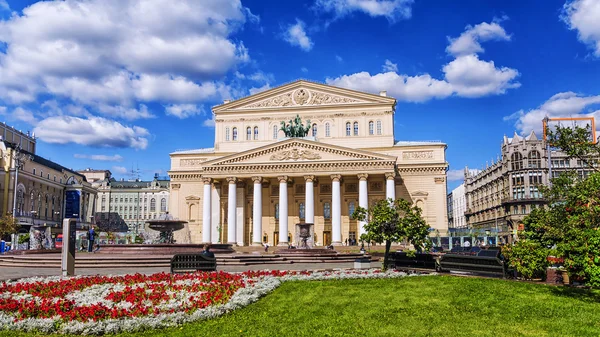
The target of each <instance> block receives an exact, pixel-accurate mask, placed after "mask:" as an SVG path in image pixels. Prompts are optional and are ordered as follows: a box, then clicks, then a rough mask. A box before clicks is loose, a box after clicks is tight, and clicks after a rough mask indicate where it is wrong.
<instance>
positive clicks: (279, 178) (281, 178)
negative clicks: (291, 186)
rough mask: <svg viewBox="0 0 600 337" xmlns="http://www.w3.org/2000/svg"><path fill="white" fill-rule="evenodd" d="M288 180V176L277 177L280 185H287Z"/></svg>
mask: <svg viewBox="0 0 600 337" xmlns="http://www.w3.org/2000/svg"><path fill="white" fill-rule="evenodd" d="M288 179H289V177H288V176H278V177H277V181H279V182H280V183H287V182H288Z"/></svg>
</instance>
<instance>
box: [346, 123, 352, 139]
mask: <svg viewBox="0 0 600 337" xmlns="http://www.w3.org/2000/svg"><path fill="white" fill-rule="evenodd" d="M351 127H352V125H351V124H350V122H347V123H346V136H350V132H351V131H352V130H351Z"/></svg>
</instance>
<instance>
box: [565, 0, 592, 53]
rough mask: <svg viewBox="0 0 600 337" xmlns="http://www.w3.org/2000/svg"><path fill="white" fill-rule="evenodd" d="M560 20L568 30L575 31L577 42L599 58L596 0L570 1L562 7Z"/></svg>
mask: <svg viewBox="0 0 600 337" xmlns="http://www.w3.org/2000/svg"><path fill="white" fill-rule="evenodd" d="M561 19H562V20H563V21H564V22H565V23H566V24H567V26H568V27H569V29H571V30H576V31H577V38H578V39H579V41H581V42H583V43H585V44H587V45H589V46H590V48H592V49H593V50H594V55H595V56H597V57H600V2H599V1H597V0H572V1H568V2H567V3H566V4H565V5H564V7H563V12H562V15H561Z"/></svg>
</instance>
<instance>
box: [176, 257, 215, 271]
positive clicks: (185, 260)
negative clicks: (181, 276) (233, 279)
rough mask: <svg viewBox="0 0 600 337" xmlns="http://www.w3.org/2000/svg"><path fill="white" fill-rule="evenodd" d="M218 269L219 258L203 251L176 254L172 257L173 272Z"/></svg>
mask: <svg viewBox="0 0 600 337" xmlns="http://www.w3.org/2000/svg"><path fill="white" fill-rule="evenodd" d="M215 270H217V259H215V258H212V257H208V256H206V255H204V254H201V253H195V254H175V255H173V257H172V258H171V274H174V273H194V272H197V271H215Z"/></svg>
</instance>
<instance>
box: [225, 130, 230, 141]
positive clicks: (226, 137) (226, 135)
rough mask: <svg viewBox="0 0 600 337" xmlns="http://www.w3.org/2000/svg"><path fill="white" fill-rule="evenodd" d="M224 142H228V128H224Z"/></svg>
mask: <svg viewBox="0 0 600 337" xmlns="http://www.w3.org/2000/svg"><path fill="white" fill-rule="evenodd" d="M225 141H227V142H228V141H229V128H225Z"/></svg>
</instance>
